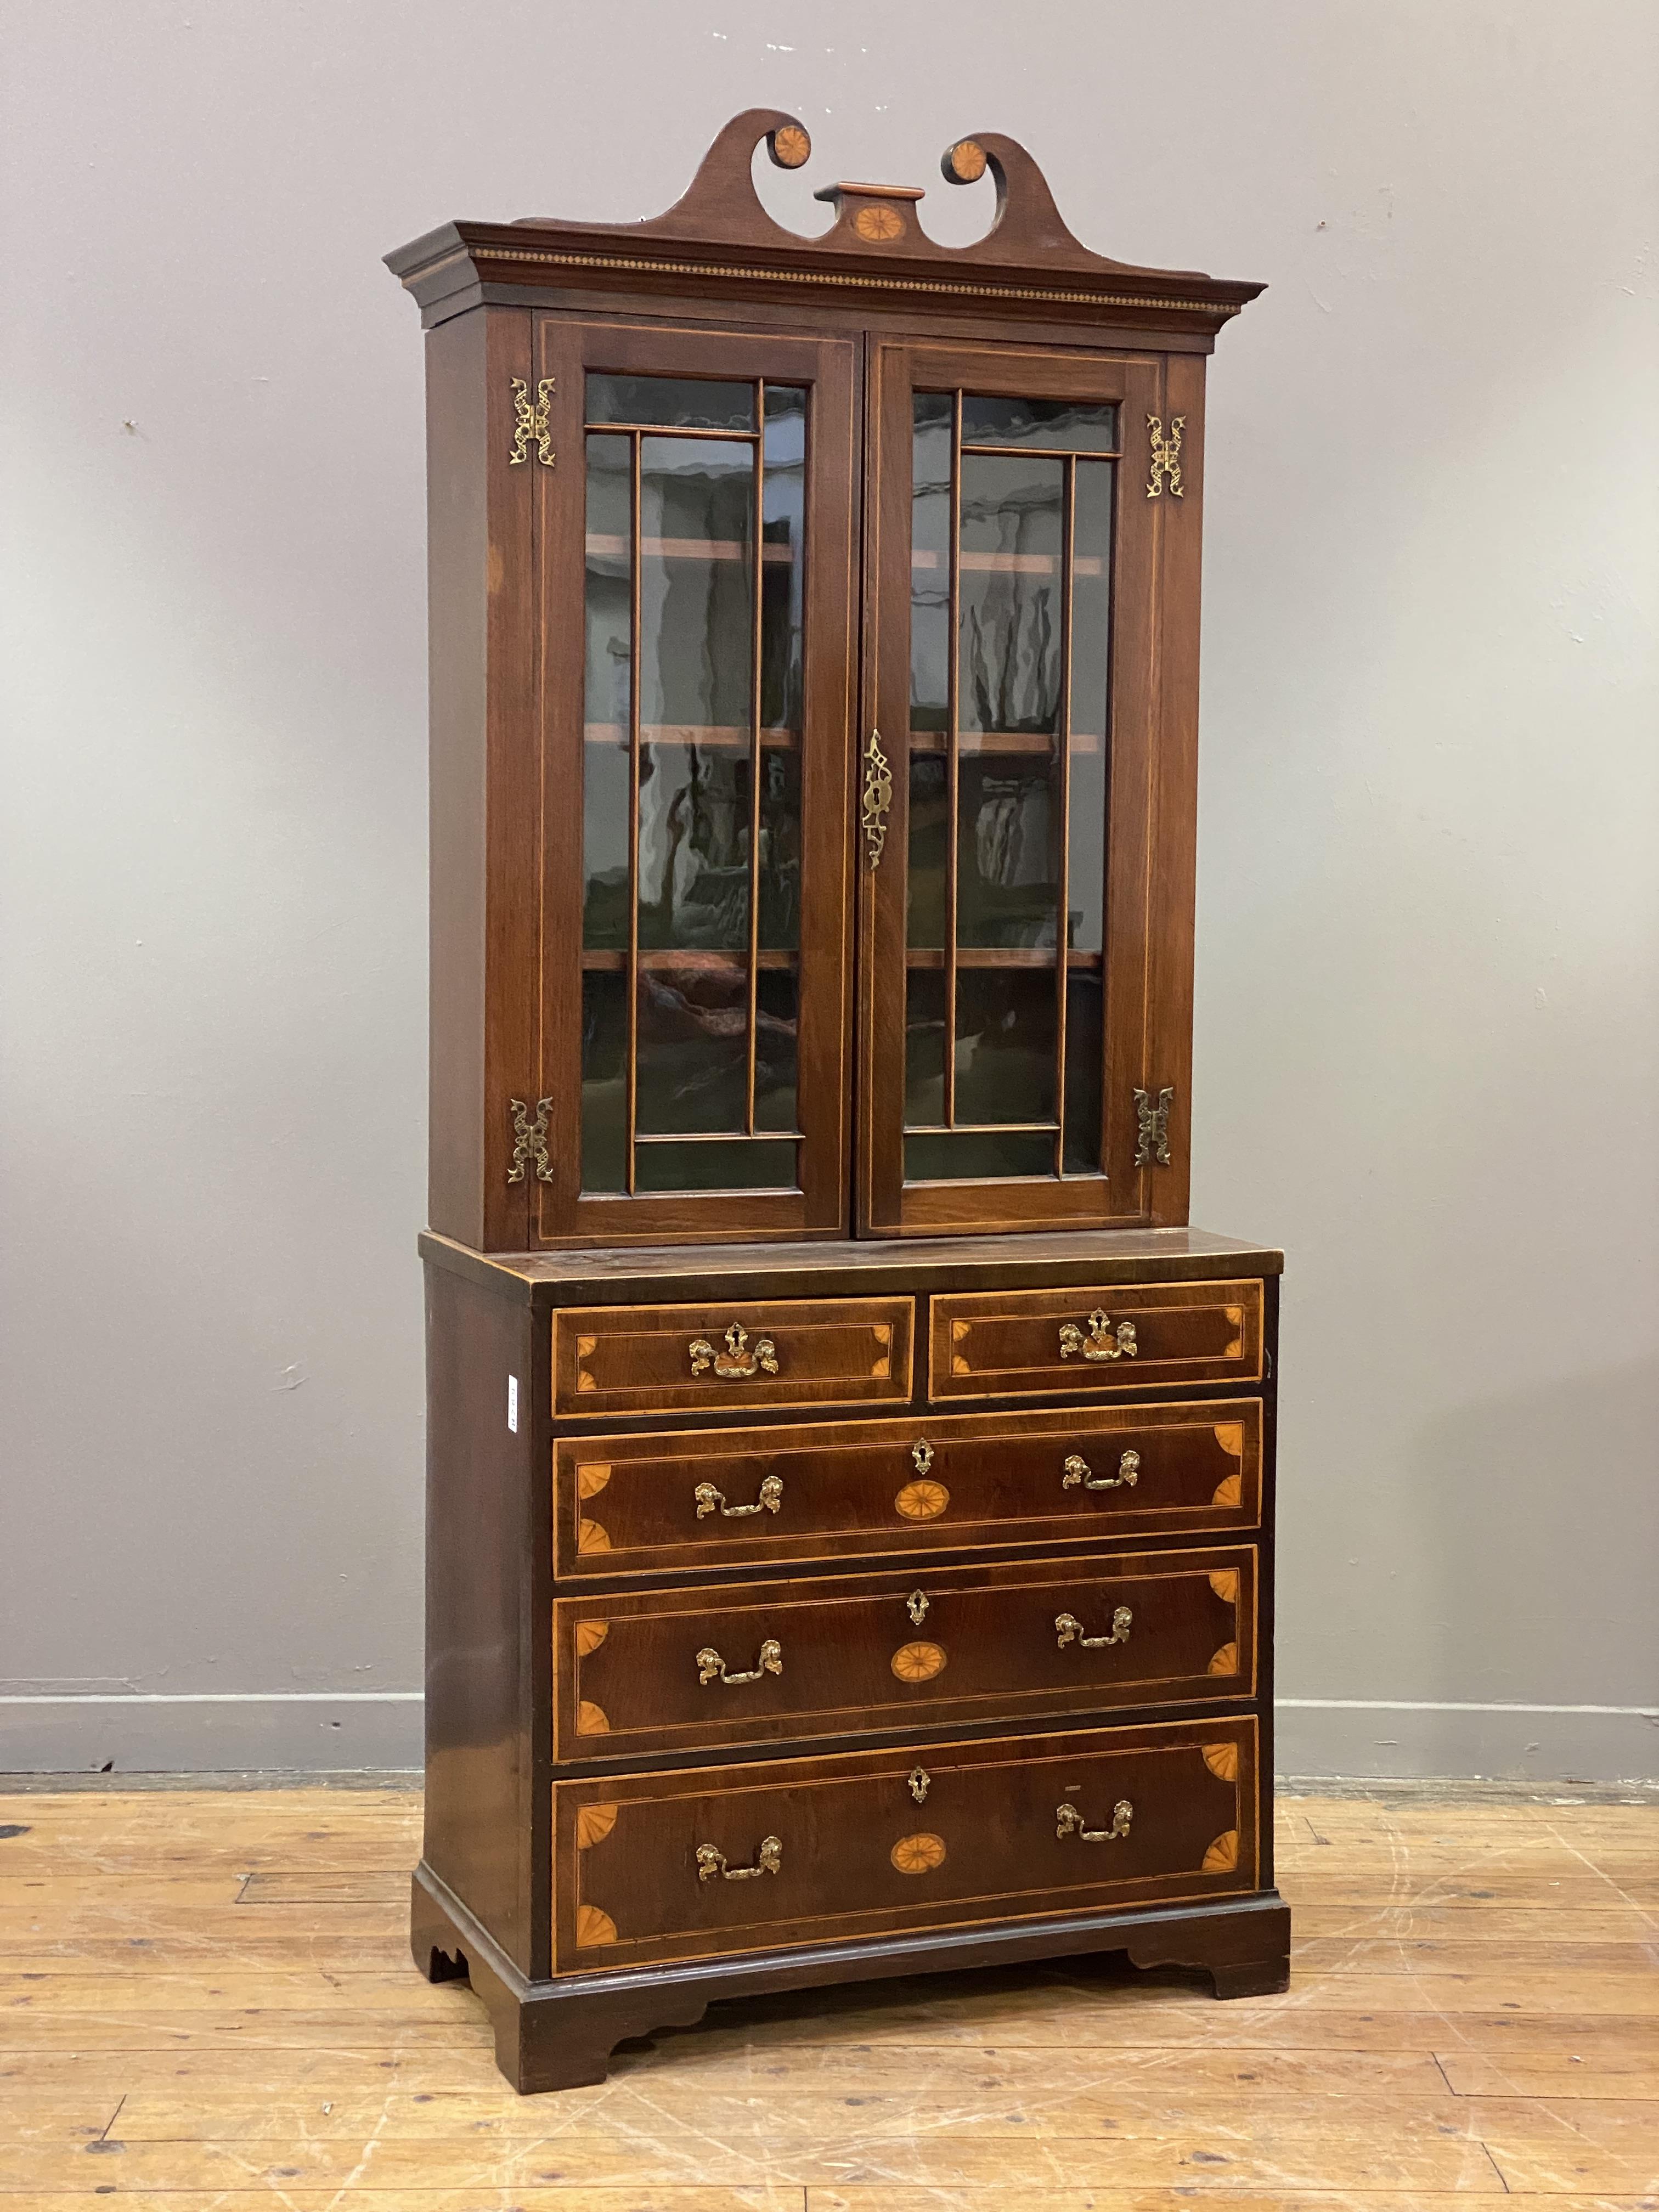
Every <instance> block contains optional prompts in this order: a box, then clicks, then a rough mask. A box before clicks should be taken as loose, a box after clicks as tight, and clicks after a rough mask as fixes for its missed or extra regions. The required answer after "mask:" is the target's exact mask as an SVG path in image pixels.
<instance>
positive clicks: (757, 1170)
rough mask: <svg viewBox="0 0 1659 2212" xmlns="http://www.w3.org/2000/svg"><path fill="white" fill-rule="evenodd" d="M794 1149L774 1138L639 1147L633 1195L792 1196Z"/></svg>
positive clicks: (734, 1138)
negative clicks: (777, 1192)
mask: <svg viewBox="0 0 1659 2212" xmlns="http://www.w3.org/2000/svg"><path fill="white" fill-rule="evenodd" d="M794 1188H796V1181H795V1146H793V1145H792V1144H788V1143H781V1142H780V1141H779V1139H777V1138H775V1137H772V1138H768V1139H762V1140H760V1141H757V1140H756V1139H753V1138H750V1137H732V1138H731V1139H728V1140H727V1141H726V1142H724V1143H718V1144H712V1145H673V1144H670V1145H641V1146H640V1147H639V1167H638V1170H637V1172H636V1175H635V1189H636V1190H638V1191H671V1190H793V1189H794Z"/></svg>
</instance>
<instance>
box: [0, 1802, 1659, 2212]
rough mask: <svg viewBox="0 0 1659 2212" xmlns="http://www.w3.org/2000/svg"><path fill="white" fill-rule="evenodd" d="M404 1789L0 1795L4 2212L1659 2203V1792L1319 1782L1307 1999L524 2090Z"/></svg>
mask: <svg viewBox="0 0 1659 2212" xmlns="http://www.w3.org/2000/svg"><path fill="white" fill-rule="evenodd" d="M418 1826H419V1800H418V1797H417V1796H416V1795H415V1794H414V1793H413V1792H410V1791H402V1790H277V1791H272V1790H250V1791H234V1790H191V1791H178V1790H173V1791H155V1792H149V1791H127V1792H121V1791H115V1790H112V1791H108V1792H104V1791H99V1792H82V1791H76V1792H74V1793H64V1794H61V1795H37V1794H33V1793H19V1794H17V1795H15V1796H11V1797H9V1798H6V1799H4V1800H3V1801H0V1936H3V1941H0V2002H3V2015H0V2212H24V2208H26V2207H39V2208H40V2212H46V2208H51V2212H102V2208H103V2206H104V2205H105V2204H106V2203H108V2201H109V2200H110V2199H111V2198H112V2197H113V2198H114V2199H115V2200H116V2203H117V2205H118V2206H122V2207H125V2208H128V2212H142V2208H150V2212H254V2208H256V2207H257V2208H259V2212H270V2208H273V2207H282V2208H286V2212H335V2208H338V2207H341V2206H348V2207H349V2205H350V2204H353V2203H356V2202H357V2201H358V2200H361V2201H362V2212H506V2208H507V2207H520V2208H522V2212H1038V2208H1039V2207H1040V2208H1041V2209H1042V2212H1191V2207H1192V2206H1193V2205H1194V2203H1195V2202H1199V2201H1207V2200H1210V2199H1215V2200H1225V2201H1227V2202H1229V2203H1237V2204H1238V2205H1240V2206H1243V2207H1248V2208H1249V2212H1335V2208H1337V2207H1339V2206H1348V2205H1352V2206H1358V2207H1364V2208H1368V2212H1433V2208H1434V2207H1436V2206H1437V2205H1438V2204H1440V2203H1443V2201H1444V2200H1445V2199H1447V2198H1449V2197H1452V2196H1454V2195H1460V2194H1461V2195H1465V2196H1471V2197H1480V2196H1486V2197H1504V2196H1505V2195H1507V2196H1510V2197H1513V2198H1515V2199H1516V2200H1517V2201H1518V2202H1520V2203H1523V2204H1526V2203H1530V2204H1532V2205H1534V2206H1539V2207H1541V2206H1545V2205H1547V2206H1548V2207H1550V2208H1551V2212H1591V2208H1592V2207H1594V2208H1595V2212H1638V2208H1642V2209H1643V2212H1651V2209H1652V2208H1659V1811H1656V1810H1654V1809H1652V1808H1649V1807H1645V1806H1626V1805H1601V1804H1581V1803H1575V1804H1571V1805H1567V1806H1559V1805H1540V1804H1514V1803H1496V1802H1482V1803H1477V1804H1459V1805H1455V1806H1446V1805H1432V1804H1422V1803H1413V1802H1401V1801H1398V1800H1395V1799H1393V1798H1383V1799H1381V1800H1379V1801H1375V1802H1374V1801H1370V1800H1365V1799H1359V1798H1352V1797H1344V1798H1340V1799H1334V1798H1333V1799H1315V1798H1299V1799H1291V1800H1289V1801H1287V1802H1285V1804H1284V1805H1283V1807H1282V1808H1281V1813H1280V1822H1279V1832H1280V1846H1279V1848H1280V1854H1281V1857H1280V1867H1281V1881H1282V1886H1283V1888H1284V1890H1285V1893H1286V1895H1287V1896H1288V1897H1289V1899H1291V1904H1292V1905H1293V1906H1294V1907H1295V1909H1296V1914H1297V1955H1296V1965H1295V1972H1294V1978H1293V1981H1292V1985H1291V1991H1290V1994H1289V1995H1288V1996H1280V1997H1267V1998H1261V1999H1258V2000H1253V2001H1247V2002H1238V2003H1233V2004H1226V2005H1218V2004H1217V2003H1216V2002H1214V2001H1213V2000H1212V1998H1211V1997H1209V1996H1206V1995H1205V1994H1204V1993H1203V1990H1202V1988H1201V1986H1200V1984H1197V1983H1196V1982H1195V1981H1194V1980H1193V1979H1192V1978H1188V1977H1185V1976H1183V1975H1182V1974H1180V1973H1177V1972H1172V1971H1169V1972H1159V1973H1155V1974H1150V1975H1137V1974H1133V1973H1131V1972H1129V1971H1128V1970H1127V1969H1123V1968H1121V1967H1119V1966H1115V1965H1110V1966H1097V1967H1093V1968H1087V1967H1085V1968H1082V1969H1074V1968H1062V1969H1056V1970H1049V1969H1026V1970H1021V1971H1018V1972H1013V1971H1009V1972H994V1973H984V1974H975V1975H953V1976H942V1977H939V1978H936V1979H933V1980H929V1981H913V1982H908V1983H902V1984H901V1983H889V1984H882V1985H877V1986H874V1987H871V1988H866V1989H864V1990H837V1991H831V1992H821V1993H817V1994H813V1993H807V1994H804V1995H797V1996H789V1997H787V1999H782V2000H776V1999H773V2000H767V2001H765V2002H753V2003H745V2004H743V2005H741V2006H738V2005H732V2006H724V2007H721V2008H718V2009H717V2010H716V2011H714V2013H712V2014H711V2015H709V2020H708V2023H706V2024H705V2026H704V2027H702V2028H701V2029H697V2030H691V2031H687V2032H682V2033H670V2034H665V2035H663V2036H661V2037H659V2039H657V2040H656V2042H655V2043H654V2045H651V2046H648V2047H646V2046H641V2047H637V2048H635V2049H634V2050H631V2051H625V2052H623V2054H621V2055H619V2057H618V2058H617V2064H616V2069H615V2071H614V2073H613V2075H612V2077H611V2081H609V2082H608V2083H607V2084H606V2085H605V2087H603V2088H599V2089H580V2090H574V2091H570V2092H568V2093H565V2094H563V2095H561V2096H555V2097H542V2098H528V2099H520V2098H518V2097H515V2096H514V2095H513V2093H512V2092H511V2091H509V2090H508V2089H507V2087H505V2085H504V2084H503V2083H502V2082H501V2081H500V2078H499V2077H498V2076H497V2075H496V2074H495V2067H494V2063H493V2059H492V2056H491V2048H490V2043H489V2036H488V2033H486V2030H485V2027H484V2022H483V2009H482V2008H481V2007H480V2006H479V2005H478V2004H477V2002H476V2000H475V1999H473V1997H472V1996H471V1994H470V1992H468V1991H467V1990H465V1988H464V1987H460V1986H455V1985H450V1986H446V1987H440V1988H430V1987H428V1984H426V1983H425V1982H423V1981H422V1979H421V1978H419V1977H418V1975H416V1972H415V1971H414V1969H413V1968H412V1966H410V1963H409V1956H408V1952H407V1948H406V1944H405V1917H406V1911H407V1899H408V1875H407V1869H408V1868H409V1866H410V1863H412V1861H413V1859H414V1857H415V1856H416V1848H417V1842H416V1839H417V1834H418Z"/></svg>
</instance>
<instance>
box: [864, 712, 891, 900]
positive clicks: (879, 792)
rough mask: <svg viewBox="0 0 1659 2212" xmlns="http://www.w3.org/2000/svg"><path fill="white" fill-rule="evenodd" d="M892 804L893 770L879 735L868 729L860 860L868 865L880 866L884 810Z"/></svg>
mask: <svg viewBox="0 0 1659 2212" xmlns="http://www.w3.org/2000/svg"><path fill="white" fill-rule="evenodd" d="M892 803H893V771H892V769H891V767H890V765H889V763H888V759H887V756H886V754H885V753H884V752H883V750H882V749H881V732H880V731H879V730H878V729H873V728H872V730H871V732H870V735H869V738H868V740H867V741H866V744H865V748H864V792H863V813H862V816H861V820H862V823H863V826H864V857H865V859H866V860H867V861H868V863H869V865H870V866H871V867H872V869H874V868H878V867H879V866H881V854H882V848H883V847H884V845H885V844H886V842H887V810H888V808H889V807H890V805H892Z"/></svg>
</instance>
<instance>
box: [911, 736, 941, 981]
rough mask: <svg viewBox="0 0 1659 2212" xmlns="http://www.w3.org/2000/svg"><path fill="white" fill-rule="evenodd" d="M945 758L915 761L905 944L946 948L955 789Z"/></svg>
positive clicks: (917, 755)
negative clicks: (952, 790)
mask: <svg viewBox="0 0 1659 2212" xmlns="http://www.w3.org/2000/svg"><path fill="white" fill-rule="evenodd" d="M947 773H948V772H947V769H946V764H945V755H944V753H943V752H937V753H924V752H912V754H911V755H910V869H909V875H908V879H907V884H906V888H907V890H908V895H909V919H908V922H907V924H906V933H905V941H906V943H907V944H909V945H926V946H927V947H929V948H934V947H937V946H939V945H943V944H944V942H945V835H946V828H947V823H948V819H949V816H948V809H949V806H950V786H949V782H948V781H947Z"/></svg>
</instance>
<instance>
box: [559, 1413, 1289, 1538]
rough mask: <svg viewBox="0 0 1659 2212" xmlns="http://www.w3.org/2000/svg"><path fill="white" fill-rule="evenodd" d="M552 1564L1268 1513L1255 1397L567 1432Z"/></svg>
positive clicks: (1078, 1532) (1254, 1520) (1249, 1519)
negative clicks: (666, 1430) (660, 1432)
mask: <svg viewBox="0 0 1659 2212" xmlns="http://www.w3.org/2000/svg"><path fill="white" fill-rule="evenodd" d="M553 1462H554V1539H553V1567H554V1573H555V1575H556V1577H558V1579H559V1580H561V1581H564V1580H567V1579H570V1578H574V1577H586V1576H590V1575H596V1574H598V1575H624V1574H625V1575H637V1574H688V1573H690V1574H696V1573H697V1572H699V1571H707V1570H708V1569H709V1568H714V1567H726V1566H733V1565H769V1564H774V1563H775V1564H778V1565H783V1564H785V1563H793V1562H797V1561H801V1562H816V1561H819V1560H822V1561H823V1562H825V1563H826V1564H827V1563H829V1562H832V1561H836V1560H840V1559H847V1558H848V1557H852V1556H858V1555H860V1554H862V1555H866V1556H875V1555H878V1554H880V1553H884V1552H903V1553H908V1554H915V1553H919V1552H928V1551H942V1550H957V1551H959V1550H961V1549H962V1548H963V1547H965V1546H967V1545H970V1544H971V1545H975V1546H977V1547H990V1546H995V1547H1008V1546H1012V1545H1017V1544H1018V1545H1027V1546H1029V1545H1034V1544H1055V1543H1064V1542H1068V1541H1073V1540H1074V1539H1076V1538H1077V1537H1079V1536H1085V1537H1086V1536H1093V1537H1106V1538H1108V1539H1110V1538H1115V1537H1118V1536H1142V1535H1158V1536H1173V1537H1176V1538H1178V1539H1186V1538H1188V1537H1190V1536H1194V1535H1203V1534H1212V1533H1222V1534H1225V1533H1226V1532H1228V1531H1231V1530H1237V1529H1246V1528H1255V1527H1257V1526H1258V1525H1259V1523H1260V1522H1261V1400H1260V1399H1259V1398H1240V1399H1236V1400H1235V1399H1225V1398H1224V1399H1218V1400H1213V1401H1210V1402H1209V1403H1207V1404H1199V1405H1174V1406H1133V1407H1131V1406H1092V1407H1082V1408H1080V1409H1077V1408H1074V1409H1069V1410H1066V1411H1064V1412H1061V1411H1056V1410H1055V1409H1054V1408H1053V1407H1023V1408H1021V1410H1020V1411H1019V1412H1018V1413H950V1414H945V1415H944V1416H942V1417H939V1418H938V1419H933V1420H916V1419H907V1420H902V1421H893V1420H863V1421H844V1422H839V1423H836V1425H833V1426H819V1425H817V1424H814V1425H812V1426H811V1427H797V1428H775V1429H771V1428H757V1429H698V1430H684V1429H682V1430H679V1431H674V1432H671V1433H670V1434H668V1435H665V1436H632V1437H592V1436H586V1435H584V1436H580V1437H561V1438H560V1439H559V1440H558V1442H557V1443H556V1444H555V1445H554V1447H553Z"/></svg>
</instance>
